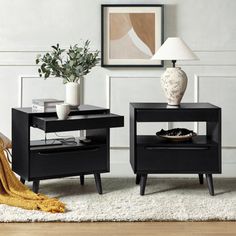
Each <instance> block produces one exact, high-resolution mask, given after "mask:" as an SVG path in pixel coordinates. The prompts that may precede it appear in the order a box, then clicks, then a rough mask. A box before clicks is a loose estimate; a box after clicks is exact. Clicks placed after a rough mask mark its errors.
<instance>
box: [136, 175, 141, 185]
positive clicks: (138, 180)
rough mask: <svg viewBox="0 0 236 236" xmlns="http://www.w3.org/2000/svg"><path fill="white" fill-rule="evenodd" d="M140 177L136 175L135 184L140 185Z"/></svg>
mask: <svg viewBox="0 0 236 236" xmlns="http://www.w3.org/2000/svg"><path fill="white" fill-rule="evenodd" d="M140 177H141V176H140V175H139V174H136V181H135V183H136V184H140Z"/></svg>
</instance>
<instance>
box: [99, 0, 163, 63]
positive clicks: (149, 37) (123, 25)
mask: <svg viewBox="0 0 236 236" xmlns="http://www.w3.org/2000/svg"><path fill="white" fill-rule="evenodd" d="M163 12H164V6H163V5H153V4H151V5H146V4H145V5H102V6H101V13H102V20H101V44H102V45H101V57H102V58H101V64H102V66H103V67H162V66H163V62H162V61H158V60H151V58H152V56H153V55H154V54H155V52H156V51H157V50H158V48H159V47H160V46H161V44H162V43H163V34H164V32H163V28H164V27H163V25H164V22H163V21H164V13H163Z"/></svg>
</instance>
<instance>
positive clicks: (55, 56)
mask: <svg viewBox="0 0 236 236" xmlns="http://www.w3.org/2000/svg"><path fill="white" fill-rule="evenodd" d="M89 44H90V41H88V40H87V41H86V42H85V43H84V45H83V47H79V46H78V45H77V44H76V45H74V46H70V48H69V49H68V50H66V49H61V48H60V46H59V44H57V45H56V46H52V49H53V50H52V52H48V53H46V54H45V55H43V56H41V55H38V56H37V59H36V64H40V68H39V69H38V72H39V75H40V77H41V76H44V78H45V79H47V78H48V77H49V76H55V77H59V78H63V83H64V84H66V101H65V102H66V103H68V104H69V105H71V106H79V105H80V99H79V98H80V94H79V89H80V85H79V81H80V79H83V78H84V76H85V75H87V74H88V73H89V72H90V70H91V69H92V68H93V67H94V66H95V65H96V64H97V63H98V62H99V60H100V59H99V58H98V51H95V52H89Z"/></svg>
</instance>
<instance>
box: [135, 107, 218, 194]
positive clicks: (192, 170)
mask: <svg viewBox="0 0 236 236" xmlns="http://www.w3.org/2000/svg"><path fill="white" fill-rule="evenodd" d="M174 121H180V122H181V121H182V122H190V121H198V122H206V135H197V136H196V137H193V138H192V140H191V141H187V142H170V141H166V140H163V139H161V138H158V137H157V136H156V135H155V133H156V132H157V130H153V135H137V123H138V122H174ZM130 163H131V166H132V168H133V171H134V173H135V174H136V184H140V194H141V195H144V193H145V186H146V181H147V176H148V174H156V173H159V174H160V173H163V174H164V173H166V174H167V173H168V174H180V173H181V174H198V175H199V181H200V184H203V175H204V174H205V175H206V180H207V184H208V189H209V193H210V194H211V195H214V187H213V178H212V174H216V173H217V174H219V173H221V108H219V107H217V106H214V105H212V104H209V103H182V104H181V105H180V107H171V108H169V107H167V104H165V103H131V104H130Z"/></svg>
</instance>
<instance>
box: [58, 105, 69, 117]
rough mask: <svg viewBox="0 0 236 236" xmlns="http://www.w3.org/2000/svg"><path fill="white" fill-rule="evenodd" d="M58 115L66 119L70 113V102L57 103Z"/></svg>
mask: <svg viewBox="0 0 236 236" xmlns="http://www.w3.org/2000/svg"><path fill="white" fill-rule="evenodd" d="M56 111H57V117H58V119H59V120H66V119H67V118H68V115H69V113H70V105H69V104H57V105H56Z"/></svg>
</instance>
